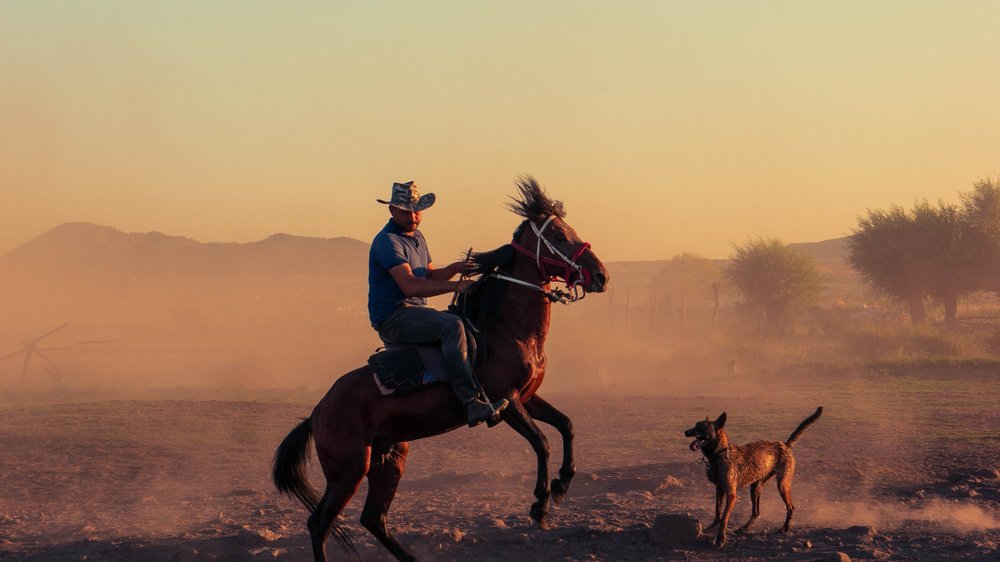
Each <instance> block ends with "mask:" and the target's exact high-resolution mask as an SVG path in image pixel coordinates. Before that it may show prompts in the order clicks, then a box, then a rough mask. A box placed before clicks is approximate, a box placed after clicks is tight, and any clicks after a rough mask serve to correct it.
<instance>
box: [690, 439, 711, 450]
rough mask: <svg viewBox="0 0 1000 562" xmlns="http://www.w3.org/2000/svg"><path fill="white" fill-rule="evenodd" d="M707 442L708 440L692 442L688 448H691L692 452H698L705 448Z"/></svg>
mask: <svg viewBox="0 0 1000 562" xmlns="http://www.w3.org/2000/svg"><path fill="white" fill-rule="evenodd" d="M706 441H708V439H695V440H694V441H692V442H691V444H690V445H688V448H690V449H691V450H692V451H697V450H698V449H701V448H702V447H704V446H705V442H706Z"/></svg>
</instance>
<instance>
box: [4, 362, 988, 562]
mask: <svg viewBox="0 0 1000 562" xmlns="http://www.w3.org/2000/svg"><path fill="white" fill-rule="evenodd" d="M560 376H569V375H568V374H563V375H560ZM564 382H565V381H564ZM542 390H543V392H542V393H541V394H542V395H543V396H545V397H546V398H547V399H548V400H549V401H550V402H552V403H553V404H554V405H556V406H557V407H559V408H561V409H562V410H563V411H564V412H566V413H567V414H569V415H570V416H571V417H572V419H573V421H574V423H575V426H576V433H577V441H576V451H577V468H578V471H579V472H578V474H577V476H576V479H575V480H574V481H573V483H572V486H571V488H570V491H569V494H568V496H567V498H566V499H565V500H564V501H563V502H562V503H560V504H557V505H555V506H554V507H553V509H552V512H551V516H550V522H549V528H547V529H544V530H543V529H539V528H537V526H535V525H533V524H532V522H531V520H530V519H529V517H528V508H529V506H530V504H531V502H532V496H531V490H532V487H533V483H534V466H535V464H534V462H535V461H534V457H533V454H532V453H531V452H530V450H529V448H528V446H527V444H526V443H525V442H524V441H523V440H521V439H520V438H519V437H518V436H517V435H516V434H515V433H514V432H513V431H512V430H510V429H509V428H507V427H506V426H502V425H501V426H498V427H497V428H494V429H487V428H485V426H481V427H477V428H475V429H461V430H458V431H455V432H453V433H451V434H448V435H445V436H441V437H436V438H433V439H428V440H424V441H419V442H415V443H413V444H412V448H411V453H410V460H409V464H408V467H407V473H406V475H405V476H404V478H403V481H402V484H401V485H400V490H399V494H398V496H397V499H396V501H395V503H394V505H393V509H392V511H391V512H390V525H391V527H392V528H393V529H394V530H395V533H396V534H397V536H398V538H399V539H400V540H401V541H402V542H404V543H405V544H406V545H408V546H409V547H410V548H411V549H412V550H413V552H414V553H415V554H416V555H417V556H418V557H420V558H422V559H426V560H485V561H490V560H497V561H499V560H719V559H725V560H748V561H749V560H845V559H848V558H849V559H875V560H988V559H1000V549H998V545H1000V516H998V508H1000V479H998V477H1000V474H998V469H1000V414H998V413H997V408H996V404H998V403H1000V385H997V380H996V376H995V374H990V373H974V372H970V373H936V374H933V373H930V374H929V373H910V374H905V375H900V374H886V373H876V372H866V373H841V374H824V375H822V376H819V375H812V376H805V377H796V378H792V377H791V375H788V374H783V373H771V374H764V375H758V376H755V377H753V378H746V377H744V376H740V375H736V376H735V377H733V376H725V377H723V376H719V377H714V378H705V377H695V376H692V377H691V379H685V378H680V377H679V378H677V379H673V380H671V379H663V380H652V381H649V382H648V383H647V384H643V385H634V386H628V387H620V386H608V387H604V388H590V389H581V390H577V391H574V392H565V391H563V392H558V393H554V394H546V393H545V392H544V390H545V387H543V389H542ZM322 392H323V391H322V390H321V389H316V390H310V391H305V390H302V391H297V392H295V393H271V394H270V395H264V394H262V395H261V396H259V397H258V399H257V400H243V401H224V400H214V401H206V400H188V399H185V400H165V399H162V398H160V397H157V399H149V400H134V401H104V402H101V401H87V402H73V401H65V402H62V403H35V404H32V405H23V404H12V403H9V402H8V403H6V404H4V405H3V406H2V407H0V559H3V560H45V561H69V560H74V561H76V560H100V561H125V560H148V561H160V560H163V561H198V560H273V559H278V560H307V559H310V552H309V548H308V536H307V532H306V529H305V518H306V512H305V510H304V508H302V507H301V506H300V505H298V504H297V503H295V502H294V501H292V500H290V499H288V498H285V497H281V496H279V495H277V493H276V492H275V491H274V489H273V486H272V484H271V482H270V475H269V470H270V463H271V457H272V455H273V452H274V449H275V447H276V445H277V444H278V443H279V442H280V440H281V439H282V438H283V437H284V435H285V434H286V433H287V432H288V431H289V430H291V428H292V427H293V426H294V425H295V424H296V423H297V420H298V419H299V418H301V417H302V416H306V415H308V414H309V412H310V410H311V408H312V406H313V404H314V402H315V400H317V399H319V397H320V396H321V395H322ZM819 405H822V406H824V409H825V413H824V415H823V417H822V418H821V419H820V420H819V421H818V422H817V423H816V424H815V425H813V426H812V427H810V428H809V429H808V430H807V431H806V432H805V434H804V435H803V437H802V438H801V439H800V440H799V442H798V443H797V444H796V446H795V453H796V456H797V460H798V470H797V473H796V477H795V482H794V485H793V490H792V493H793V498H794V499H795V501H796V505H797V511H796V513H795V518H794V520H793V524H794V529H793V531H792V532H791V533H789V534H784V533H780V532H777V529H778V527H780V525H781V522H782V521H783V516H784V508H783V506H782V504H781V502H780V499H779V498H778V494H777V492H776V490H775V487H774V486H773V484H771V483H769V484H768V486H767V487H766V488H765V490H764V497H763V501H762V516H761V519H760V520H758V523H757V526H756V527H755V528H754V529H753V530H752V531H751V533H749V534H748V535H744V536H733V537H732V539H731V541H730V543H729V544H728V545H726V546H725V547H723V548H721V549H720V548H717V547H715V546H713V545H712V544H711V542H710V538H709V537H705V538H702V539H700V540H697V541H692V542H691V543H687V544H684V543H677V544H669V543H663V542H661V541H656V542H654V540H653V539H652V538H651V527H652V526H653V523H654V520H655V519H656V516H657V515H660V514H676V515H685V514H690V515H692V516H694V517H696V518H697V519H699V520H700V521H701V522H702V523H703V524H707V523H708V522H710V521H711V517H712V506H713V493H714V492H713V489H712V487H711V486H710V485H709V483H708V482H707V480H706V478H705V470H704V465H703V464H702V462H701V461H700V453H695V452H691V451H690V450H689V449H688V442H689V439H687V438H685V437H684V435H683V430H684V429H686V428H688V427H691V426H692V425H693V424H694V423H695V422H696V421H698V420H699V419H704V418H705V416H706V415H711V416H712V417H713V418H714V417H715V416H717V415H718V414H719V413H721V412H722V411H726V412H727V416H728V422H727V430H728V432H729V435H730V438H731V439H732V440H733V441H735V442H736V443H739V444H742V443H747V442H750V441H754V440H758V439H782V440H783V439H786V438H787V437H788V435H789V433H791V431H792V429H794V428H795V426H796V425H797V424H798V423H799V422H800V421H801V420H802V419H803V418H805V417H806V416H808V415H809V414H810V413H812V411H813V410H814V409H815V407H816V406H819ZM543 429H545V427H543ZM547 435H548V436H549V440H550V444H551V445H552V449H553V455H552V459H551V462H550V467H551V469H552V471H553V472H555V470H556V469H557V468H558V462H559V458H560V454H561V453H560V446H559V444H560V440H559V437H558V434H557V433H556V432H555V431H554V430H552V429H551V428H549V429H548V431H547ZM313 454H314V453H313ZM312 482H313V484H314V485H317V486H320V487H321V486H322V480H321V476H320V475H319V474H318V472H317V470H316V465H315V463H314V464H313V466H312ZM364 494H365V486H364V484H363V485H362V488H361V489H360V490H359V493H358V496H356V497H355V498H354V499H353V500H352V502H351V503H350V504H349V506H348V508H347V510H346V512H345V521H346V525H347V527H348V528H349V529H350V530H351V531H352V532H353V534H354V538H355V541H356V545H357V549H358V552H359V554H360V556H361V558H362V559H363V560H389V559H390V557H389V555H388V553H387V552H386V551H385V550H384V549H383V548H382V547H381V546H380V545H379V544H377V543H376V542H375V540H374V539H373V538H372V537H371V535H369V534H368V533H367V532H366V531H365V530H364V529H363V528H361V527H360V525H358V524H357V520H358V517H359V515H360V510H361V504H362V502H363V497H364ZM748 508H749V501H748V499H747V494H746V492H742V493H741V496H740V502H739V504H738V505H737V508H736V513H735V515H734V518H733V521H734V522H735V523H737V525H739V524H742V523H743V521H744V520H745V519H746V517H747V514H748ZM735 526H736V525H733V526H732V527H731V528H733V527H735ZM329 552H330V553H331V555H332V558H334V559H345V558H346V556H345V553H344V552H343V551H342V550H339V549H338V547H337V546H336V545H335V544H333V543H332V541H331V544H330V546H329Z"/></svg>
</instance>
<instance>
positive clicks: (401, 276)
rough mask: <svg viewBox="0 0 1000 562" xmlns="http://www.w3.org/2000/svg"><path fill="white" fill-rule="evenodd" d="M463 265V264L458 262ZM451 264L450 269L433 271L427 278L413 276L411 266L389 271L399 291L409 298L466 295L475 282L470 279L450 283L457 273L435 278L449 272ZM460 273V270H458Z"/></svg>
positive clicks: (400, 266) (406, 264)
mask: <svg viewBox="0 0 1000 562" xmlns="http://www.w3.org/2000/svg"><path fill="white" fill-rule="evenodd" d="M456 263H459V264H460V263H461V262H456ZM454 265H455V264H451V265H449V266H448V267H445V268H442V269H435V270H431V271H430V273H429V275H428V277H427V278H423V277H417V276H415V275H413V270H412V269H410V264H408V263H401V264H399V265H397V266H396V267H394V268H392V269H390V270H389V274H390V275H392V278H393V279H394V280H395V281H396V284H397V285H399V289H400V290H401V291H403V294H404V295H406V296H407V297H436V296H438V295H443V294H446V293H453V292H455V291H459V292H461V293H464V292H465V291H466V290H468V288H469V287H471V286H472V284H473V281H471V280H469V279H463V280H461V281H449V279H450V278H452V277H454V276H455V273H452V274H451V275H448V276H447V277H443V278H435V277H436V275H435V273H437V272H440V273H437V276H443V275H445V274H446V273H447V271H448V270H449V269H450V268H451V267H452V266H454ZM458 271H460V269H459V270H458ZM458 271H456V273H457V272H458Z"/></svg>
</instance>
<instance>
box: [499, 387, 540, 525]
mask: <svg viewBox="0 0 1000 562" xmlns="http://www.w3.org/2000/svg"><path fill="white" fill-rule="evenodd" d="M507 400H508V401H509V402H510V406H508V407H507V409H506V410H504V411H503V414H502V417H503V420H504V421H505V422H507V424H508V425H510V426H511V427H512V428H514V431H516V432H518V433H519V434H521V436H522V437H524V438H525V439H527V440H528V443H530V444H531V448H532V449H534V450H535V456H536V457H537V458H538V480H537V481H536V483H535V498H536V500H535V503H533V504H531V518H532V519H534V520H535V521H538V524H539V525H540V526H542V527H544V526H545V516H546V515H547V514H548V513H549V442H548V440H547V439H545V435H544V434H543V433H542V430H540V429H538V426H537V425H535V422H533V421H531V417H530V416H529V415H528V412H527V411H526V410H525V409H524V406H522V405H521V400H520V399H518V397H517V396H516V395H513V396H508V397H507Z"/></svg>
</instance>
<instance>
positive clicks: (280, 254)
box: [0, 223, 368, 280]
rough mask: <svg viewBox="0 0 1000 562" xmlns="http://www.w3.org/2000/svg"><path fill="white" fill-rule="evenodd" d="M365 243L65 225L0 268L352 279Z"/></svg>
mask: <svg viewBox="0 0 1000 562" xmlns="http://www.w3.org/2000/svg"><path fill="white" fill-rule="evenodd" d="M367 259H368V244H367V243H364V242H361V241H358V240H354V239H352V238H344V237H340V238H308V237H302V236H292V235H289V234H275V235H273V236H271V237H269V238H267V239H265V240H260V241H257V242H249V243H243V244H238V243H214V242H213V243H203V242H198V241H196V240H192V239H190V238H185V237H183V236H168V235H166V234H162V233H160V232H147V233H135V232H122V231H120V230H118V229H116V228H112V227H109V226H100V225H96V224H89V223H66V224H62V225H59V226H57V227H55V228H53V229H51V230H49V231H47V232H45V233H44V234H42V235H40V236H38V237H36V238H34V239H32V240H30V241H29V242H27V243H25V244H24V245H22V246H20V247H18V248H16V249H14V250H12V251H10V252H8V253H7V254H5V255H3V256H0V267H3V268H5V269H9V270H14V271H17V272H20V273H22V274H29V275H35V276H45V277H65V278H68V279H72V278H81V279H136V280H138V279H142V280H170V279H184V278H192V277H195V278H213V279H219V278H228V277H238V278H248V277H250V278H260V277H287V276H301V275H310V276H325V277H333V278H345V277H356V276H357V272H358V271H359V270H360V271H364V269H363V268H364V267H365V264H366V263H367Z"/></svg>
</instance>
